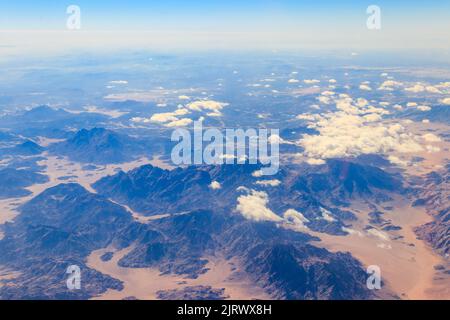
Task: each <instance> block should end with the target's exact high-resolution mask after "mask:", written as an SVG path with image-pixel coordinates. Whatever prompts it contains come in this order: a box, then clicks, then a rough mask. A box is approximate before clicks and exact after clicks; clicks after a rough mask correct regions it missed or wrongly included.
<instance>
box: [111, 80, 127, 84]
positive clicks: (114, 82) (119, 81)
mask: <svg viewBox="0 0 450 320" xmlns="http://www.w3.org/2000/svg"><path fill="white" fill-rule="evenodd" d="M109 83H110V84H128V81H127V80H112V81H110V82H109Z"/></svg>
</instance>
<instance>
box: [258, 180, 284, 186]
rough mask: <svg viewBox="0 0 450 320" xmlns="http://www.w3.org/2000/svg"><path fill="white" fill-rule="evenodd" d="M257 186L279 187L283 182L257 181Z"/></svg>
mask: <svg viewBox="0 0 450 320" xmlns="http://www.w3.org/2000/svg"><path fill="white" fill-rule="evenodd" d="M256 184H258V185H260V186H265V187H267V186H269V187H278V186H279V185H280V184H281V181H280V180H278V179H273V180H260V181H256Z"/></svg>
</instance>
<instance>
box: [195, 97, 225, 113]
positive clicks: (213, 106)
mask: <svg viewBox="0 0 450 320" xmlns="http://www.w3.org/2000/svg"><path fill="white" fill-rule="evenodd" d="M226 106H228V103H225V102H218V101H214V100H198V101H194V102H191V103H188V104H187V105H186V108H188V109H189V110H192V111H198V112H200V111H203V110H207V111H212V112H210V113H208V115H210V116H220V115H221V113H220V111H221V110H222V109H223V108H224V107H226Z"/></svg>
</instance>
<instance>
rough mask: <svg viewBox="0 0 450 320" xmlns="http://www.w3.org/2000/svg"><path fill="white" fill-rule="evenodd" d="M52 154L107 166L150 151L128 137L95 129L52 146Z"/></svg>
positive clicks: (81, 132) (77, 134)
mask: <svg viewBox="0 0 450 320" xmlns="http://www.w3.org/2000/svg"><path fill="white" fill-rule="evenodd" d="M50 152H51V153H53V154H57V155H63V156H67V157H69V158H70V159H72V160H74V161H79V162H84V163H95V164H106V163H121V162H127V161H130V160H133V159H135V158H136V157H137V156H138V155H144V154H146V153H147V152H148V151H147V150H146V148H145V145H143V144H141V143H139V141H137V140H136V139H134V138H131V137H129V136H127V135H124V134H119V133H116V132H114V131H111V130H107V129H104V128H93V129H91V130H87V129H82V130H80V131H78V132H77V133H76V134H74V135H73V136H72V137H71V138H69V139H67V140H66V141H64V142H60V143H56V144H54V145H52V147H51V148H50Z"/></svg>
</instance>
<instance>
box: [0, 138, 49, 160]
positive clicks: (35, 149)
mask: <svg viewBox="0 0 450 320" xmlns="http://www.w3.org/2000/svg"><path fill="white" fill-rule="evenodd" d="M44 150H45V148H43V147H41V146H40V145H38V144H37V143H35V142H33V141H31V140H26V141H25V142H22V143H19V144H17V145H15V146H14V147H11V148H5V149H0V152H1V153H3V154H5V155H12V156H34V155H38V154H41V153H42V152H43V151H44Z"/></svg>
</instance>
